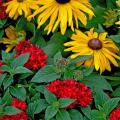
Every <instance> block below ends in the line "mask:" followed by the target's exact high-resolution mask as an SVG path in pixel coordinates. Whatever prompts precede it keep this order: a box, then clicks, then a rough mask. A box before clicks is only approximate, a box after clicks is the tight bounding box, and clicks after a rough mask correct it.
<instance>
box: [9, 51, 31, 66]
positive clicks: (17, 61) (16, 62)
mask: <svg viewBox="0 0 120 120" xmlns="http://www.w3.org/2000/svg"><path fill="white" fill-rule="evenodd" d="M29 55H30V54H29V53H27V54H22V55H20V56H19V57H17V58H15V59H14V60H13V62H12V63H11V66H12V67H13V68H16V67H18V66H24V64H25V63H26V62H27V61H28V59H29Z"/></svg>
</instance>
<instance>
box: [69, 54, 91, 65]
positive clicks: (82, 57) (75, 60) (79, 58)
mask: <svg viewBox="0 0 120 120" xmlns="http://www.w3.org/2000/svg"><path fill="white" fill-rule="evenodd" d="M90 58H92V56H89V55H86V56H80V57H77V58H76V59H72V61H71V62H74V63H77V62H79V61H82V60H87V59H90Z"/></svg>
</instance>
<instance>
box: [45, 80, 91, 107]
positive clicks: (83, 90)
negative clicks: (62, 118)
mask: <svg viewBox="0 0 120 120" xmlns="http://www.w3.org/2000/svg"><path fill="white" fill-rule="evenodd" d="M47 89H48V90H49V91H50V92H52V93H54V94H55V95H56V96H57V98H70V99H76V100H75V102H73V103H72V104H71V105H69V106H67V108H73V107H74V106H75V105H81V106H82V107H87V106H88V105H89V104H90V103H91V102H92V92H91V90H90V89H89V88H88V87H87V86H86V85H85V84H83V83H80V82H77V81H75V80H72V79H68V80H64V81H60V80H55V81H53V82H52V83H50V84H49V85H48V86H47Z"/></svg>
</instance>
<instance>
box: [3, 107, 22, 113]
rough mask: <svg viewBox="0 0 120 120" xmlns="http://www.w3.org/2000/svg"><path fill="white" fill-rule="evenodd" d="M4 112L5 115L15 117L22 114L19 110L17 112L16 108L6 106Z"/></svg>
mask: <svg viewBox="0 0 120 120" xmlns="http://www.w3.org/2000/svg"><path fill="white" fill-rule="evenodd" d="M4 111H5V112H4V114H5V115H15V114H17V113H20V112H22V111H21V110H19V109H18V108H16V107H13V106H7V107H5V108H4Z"/></svg>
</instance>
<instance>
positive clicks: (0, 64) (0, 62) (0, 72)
mask: <svg viewBox="0 0 120 120" xmlns="http://www.w3.org/2000/svg"><path fill="white" fill-rule="evenodd" d="M3 64H4V63H3V62H2V61H0V67H1V66H2V65H3ZM0 74H3V72H2V70H1V68H0Z"/></svg>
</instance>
